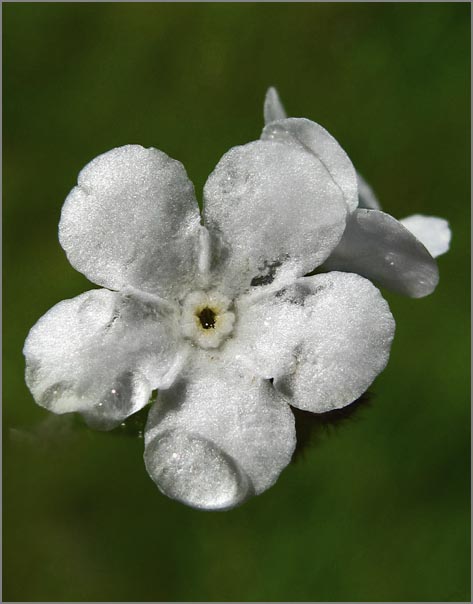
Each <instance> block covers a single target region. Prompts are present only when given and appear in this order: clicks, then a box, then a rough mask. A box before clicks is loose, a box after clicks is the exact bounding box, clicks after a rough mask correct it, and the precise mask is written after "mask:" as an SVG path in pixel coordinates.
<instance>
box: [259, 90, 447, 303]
mask: <svg viewBox="0 0 473 604" xmlns="http://www.w3.org/2000/svg"><path fill="white" fill-rule="evenodd" d="M264 118H265V123H266V128H265V129H264V130H263V134H262V139H263V140H266V139H271V140H284V141H286V142H288V143H292V144H295V145H302V146H304V148H305V149H306V150H307V151H308V152H311V153H313V154H314V155H315V156H316V157H319V158H320V160H321V161H322V162H326V166H327V167H328V168H329V169H330V168H331V164H330V162H331V161H333V159H332V154H331V153H330V148H331V146H332V147H333V145H334V142H333V138H332V137H331V136H330V135H329V134H328V133H327V132H326V131H325V130H324V129H323V128H321V127H320V126H318V125H317V124H314V123H313V122H310V121H309V120H303V119H294V118H290V119H286V112H285V110H284V107H283V105H282V103H281V101H280V99H279V95H278V93H277V91H276V89H275V88H269V90H268V92H267V93H266V98H265V103H264ZM347 160H348V158H347ZM348 161H349V160H348ZM350 165H351V164H350ZM348 173H349V168H348V162H347V163H346V167H345V173H344V174H342V173H340V176H339V180H338V184H339V185H340V187H345V189H346V191H347V193H346V201H347V204H348V207H349V215H348V217H347V226H346V230H345V233H344V234H343V237H342V239H341V241H340V243H339V245H338V246H337V247H336V248H335V249H334V250H333V252H332V254H331V255H330V257H329V258H328V260H327V261H326V262H325V263H324V265H323V269H325V270H329V271H333V270H336V271H347V272H353V273H358V274H359V275H362V276H363V277H366V278H367V279H370V280H372V281H375V282H377V283H378V284H379V285H381V286H382V287H386V288H388V289H391V290H392V291H395V292H397V293H400V294H404V295H407V296H411V297H413V298H420V297H422V296H427V295H428V294H430V293H432V292H433V290H434V289H435V287H436V286H437V283H438V268H437V264H436V262H435V261H434V260H433V258H436V257H437V256H439V255H441V254H444V253H445V252H447V251H448V249H449V246H450V239H451V233H450V228H449V225H448V222H447V221H446V220H445V219H443V218H437V217H435V216H422V215H420V214H415V215H413V216H409V217H407V218H404V219H403V220H400V221H398V220H396V219H395V218H393V217H392V216H390V215H389V214H386V213H385V212H382V211H381V206H380V203H379V201H378V200H377V198H376V196H375V194H374V192H373V190H372V189H371V187H370V186H369V185H368V183H366V181H365V180H364V179H363V177H362V176H361V175H360V174H357V175H356V176H357V184H358V186H357V192H354V190H353V187H352V188H350V189H349V188H348V181H347V176H348ZM412 235H414V237H413V236H412Z"/></svg>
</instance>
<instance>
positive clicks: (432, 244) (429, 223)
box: [399, 214, 452, 258]
mask: <svg viewBox="0 0 473 604" xmlns="http://www.w3.org/2000/svg"><path fill="white" fill-rule="evenodd" d="M399 222H400V223H401V224H402V225H403V226H405V227H406V229H408V230H409V231H410V232H411V233H412V234H413V235H414V236H415V237H416V238H417V239H418V240H419V241H420V242H421V243H422V245H424V246H425V247H426V248H427V250H428V251H429V253H430V254H431V255H432V257H433V258H437V256H441V255H442V254H445V253H446V252H448V250H449V248H450V240H451V238H452V233H451V231H450V226H449V224H448V221H447V220H445V219H444V218H437V216H422V215H421V214H413V215H412V216H408V217H407V218H403V219H402V220H400V221H399Z"/></svg>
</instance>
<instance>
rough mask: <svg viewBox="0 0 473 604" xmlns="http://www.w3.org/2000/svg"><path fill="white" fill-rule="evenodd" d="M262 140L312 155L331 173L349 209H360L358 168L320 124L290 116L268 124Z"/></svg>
mask: <svg viewBox="0 0 473 604" xmlns="http://www.w3.org/2000/svg"><path fill="white" fill-rule="evenodd" d="M261 139H262V140H270V141H279V142H282V143H286V144H289V145H293V146H296V147H298V148H300V149H304V150H305V151H308V152H309V153H311V154H312V155H313V156H314V157H315V158H316V159H317V160H318V162H319V163H320V164H321V165H322V167H323V168H325V170H326V171H327V172H328V173H329V174H330V177H331V178H332V179H333V182H334V183H335V184H336V185H337V187H338V188H339V189H340V191H341V192H342V195H343V198H344V199H345V202H346V204H347V207H348V210H349V211H350V212H352V211H353V210H354V209H355V208H356V207H357V206H358V182H357V178H356V172H355V168H354V167H353V164H352V163H351V161H350V158H349V157H348V155H347V154H346V153H345V151H344V150H343V149H342V148H341V147H340V145H339V144H338V142H337V141H336V140H335V139H334V138H333V136H332V135H331V134H329V133H328V132H327V130H325V128H322V126H320V125H319V124H316V123H315V122H311V121H310V120H307V119H305V118H296V117H291V118H288V119H285V120H280V121H278V122H273V123H270V124H268V125H267V126H266V127H265V128H264V130H263V132H262V134H261Z"/></svg>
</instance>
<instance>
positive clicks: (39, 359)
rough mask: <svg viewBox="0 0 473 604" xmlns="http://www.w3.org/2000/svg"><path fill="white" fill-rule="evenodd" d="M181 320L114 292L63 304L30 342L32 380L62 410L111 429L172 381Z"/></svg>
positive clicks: (42, 399)
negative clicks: (76, 413)
mask: <svg viewBox="0 0 473 604" xmlns="http://www.w3.org/2000/svg"><path fill="white" fill-rule="evenodd" d="M177 341H178V340H177V321H176V318H175V317H173V316H172V315H171V314H170V313H169V312H168V311H162V310H160V309H159V308H156V307H153V306H152V305H150V304H146V303H144V302H141V301H138V300H135V299H131V298H128V297H126V296H123V295H121V294H118V293H115V292H110V291H108V290H103V289H102V290H100V289H99V290H92V291H89V292H86V293H84V294H81V295H80V296H77V297H76V298H73V299H72V300H64V301H63V302H60V303H59V304H56V306H54V307H53V308H52V309H51V310H50V311H48V312H47V313H46V314H45V315H44V316H43V317H42V318H41V319H40V320H39V321H38V322H37V323H36V325H35V326H34V327H33V328H32V329H31V331H30V333H29V335H28V338H27V340H26V342H25V347H24V351H23V352H24V355H25V357H26V382H27V384H28V387H29V388H30V390H31V392H32V394H33V396H34V398H35V400H36V402H37V403H38V404H39V405H41V406H42V407H45V408H46V409H49V410H50V411H53V412H54V413H59V414H61V413H67V412H71V411H79V412H81V413H83V414H84V415H85V416H86V417H87V418H88V419H89V420H90V421H91V422H92V423H94V424H95V425H96V427H103V428H106V429H107V428H110V427H113V426H115V425H117V424H118V423H120V421H122V420H123V419H124V418H126V417H128V416H129V415H131V414H132V413H135V412H136V411H138V410H139V409H141V408H142V407H143V406H144V405H146V404H147V402H148V400H149V397H150V394H151V390H152V389H154V388H157V387H160V386H163V385H169V378H170V374H171V373H172V371H173V368H174V365H175V363H176V362H177V359H178V355H177Z"/></svg>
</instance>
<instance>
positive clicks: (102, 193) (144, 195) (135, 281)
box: [59, 145, 200, 297]
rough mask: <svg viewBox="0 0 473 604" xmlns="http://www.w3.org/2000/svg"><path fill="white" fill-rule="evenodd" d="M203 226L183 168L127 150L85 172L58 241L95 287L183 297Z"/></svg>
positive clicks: (151, 153)
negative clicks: (131, 289)
mask: <svg viewBox="0 0 473 604" xmlns="http://www.w3.org/2000/svg"><path fill="white" fill-rule="evenodd" d="M199 221H200V219H199V211H198V206H197V202H196V200H195V196H194V189H193V186H192V183H191V182H190V181H189V179H188V177H187V174H186V172H185V170H184V167H183V166H182V164H181V163H179V162H178V161H175V160H173V159H171V158H170V157H168V156H167V155H166V154H165V153H162V152H161V151H158V150H157V149H145V148H143V147H141V146H139V145H127V146H125V147H119V148H117V149H112V151H109V152H108V153H104V154H103V155H100V156H99V157H97V158H95V159H94V160H92V161H91V162H90V163H89V164H88V165H87V166H86V167H85V168H84V169H83V170H82V171H81V173H80V174H79V179H78V186H76V187H75V188H74V189H72V191H71V192H70V193H69V196H68V197H67V199H66V201H65V203H64V207H63V209H62V215H61V222H60V225H59V238H60V242H61V245H62V247H63V248H64V249H65V251H66V253H67V256H68V258H69V261H70V262H71V264H72V265H73V266H74V267H75V268H76V269H77V270H79V271H80V272H82V273H84V275H86V277H88V278H89V279H90V280H91V281H93V282H94V283H98V284H99V285H103V286H105V287H110V288H112V289H123V288H124V287H127V286H131V287H135V288H137V289H140V290H144V291H147V292H151V293H154V294H158V295H161V296H165V297H166V296H180V295H181V294H182V292H183V291H184V290H185V289H186V285H187V284H188V283H189V282H191V281H192V280H193V278H194V275H195V270H196V267H197V254H198V250H197V247H198V238H199Z"/></svg>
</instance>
